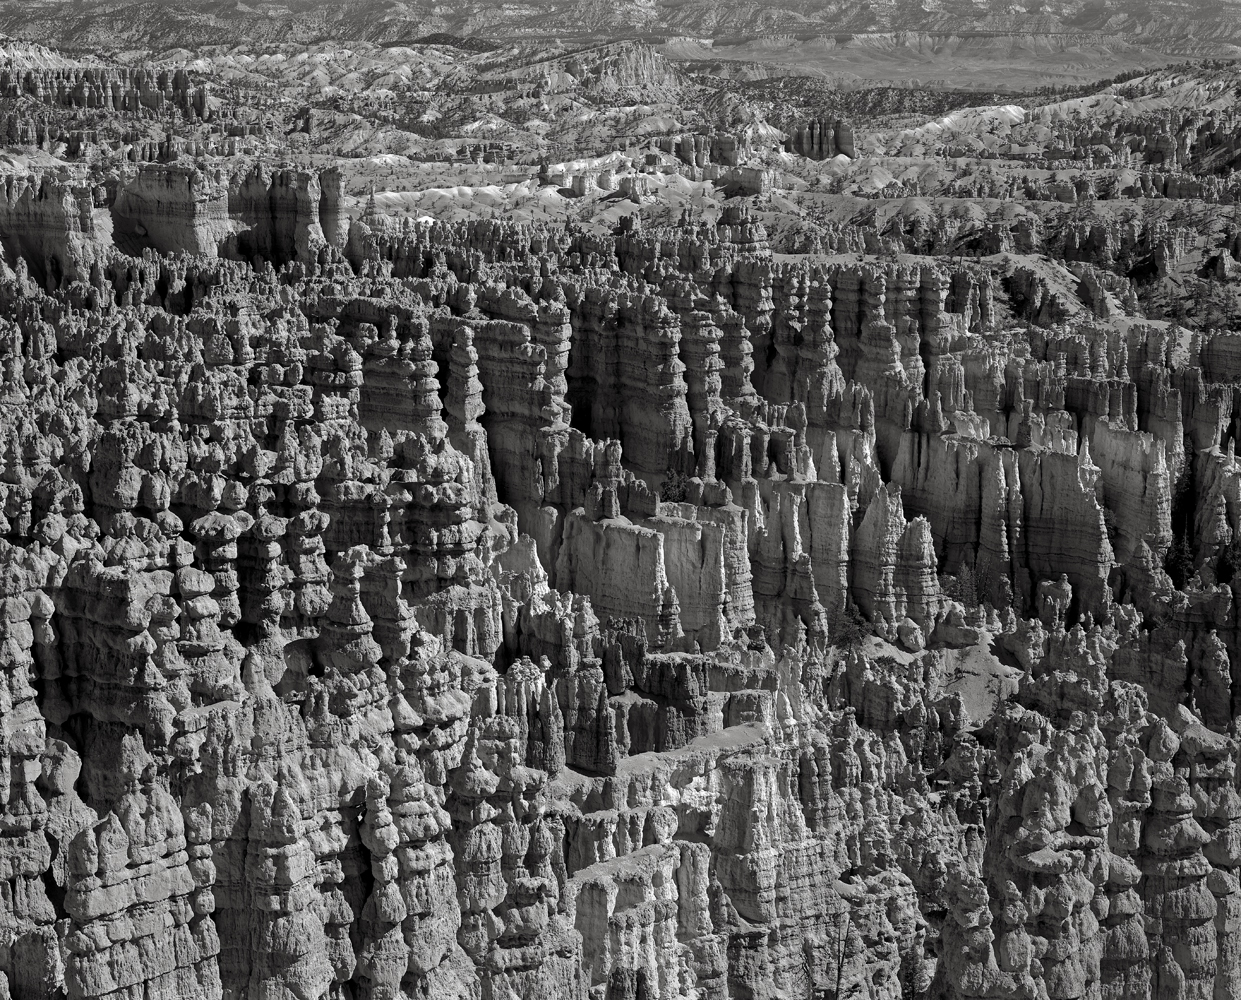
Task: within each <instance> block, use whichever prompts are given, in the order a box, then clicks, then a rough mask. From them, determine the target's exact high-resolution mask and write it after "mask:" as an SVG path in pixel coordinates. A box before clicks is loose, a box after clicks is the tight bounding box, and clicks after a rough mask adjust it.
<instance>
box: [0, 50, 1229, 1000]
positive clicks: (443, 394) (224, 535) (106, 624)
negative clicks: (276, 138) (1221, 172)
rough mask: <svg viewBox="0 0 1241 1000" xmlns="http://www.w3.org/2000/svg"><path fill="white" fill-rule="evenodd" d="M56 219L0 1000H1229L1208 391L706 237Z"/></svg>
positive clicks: (154, 210) (287, 201)
mask: <svg viewBox="0 0 1241 1000" xmlns="http://www.w3.org/2000/svg"><path fill="white" fill-rule="evenodd" d="M596 55H597V58H595V57H589V54H585V55H582V56H581V58H580V60H579V62H578V63H577V64H575V65H576V71H574V72H572V73H571V75H573V76H574V79H575V80H578V81H587V83H584V84H582V86H585V87H589V88H592V92H601V91H603V90H609V91H612V90H616V89H617V88H624V87H629V86H634V85H637V84H635V83H634V82H633V81H635V80H638V81H640V80H641V79H643V78H644V77H643V75H642V74H651V73H654V72H655V71H656V69H658V67H655V66H654V65H653V64H648V63H646V62H644V61H643V58H644V57H643V58H637V57H635V58H634V59H629V57H628V56H626V55H625V51H621V52H620V53H619V54H618V53H616V52H611V53H610V54H609V53H603V54H596ZM622 57H624V58H622ZM592 59H593V61H592ZM550 72H552V70H549V73H550ZM554 72H555V73H556V74H560V73H561V72H569V70H568V69H567V68H566V67H557V68H555V70H554ZM553 82H554V86H556V87H560V86H561V85H562V84H564V85H566V86H567V85H568V84H567V83H566V81H565V80H563V79H562V78H561V77H560V76H556V78H555V81H553ZM550 85H552V84H549V86H550ZM670 85H671V84H670ZM531 86H532V87H538V86H542V84H541V83H539V82H538V81H537V80H536V81H535V82H534V83H532V84H531ZM833 141H836V142H837V144H838V145H839V136H837V138H836V139H835V140H833ZM816 142H817V140H816ZM812 145H813V144H812ZM819 145H820V146H821V145H822V144H821V143H820V144H819ZM815 148H818V147H817V146H816V147H815ZM41 191H46V192H47V197H45V198H43V199H42V200H41V199H40V192H41ZM104 194H105V195H106V191H105V192H104ZM94 197H95V196H94V194H92V193H90V192H87V194H86V195H85V196H84V198H83V199H82V200H79V197H78V195H77V194H72V193H71V189H70V187H68V186H66V185H65V184H64V183H62V182H53V181H51V180H46V181H44V182H43V187H35V186H34V185H33V182H29V181H23V182H21V183H18V182H16V181H15V182H14V184H13V196H12V197H11V198H9V199H8V202H7V203H8V204H9V209H8V211H9V213H10V216H9V217H10V219H11V220H15V225H14V227H13V228H12V229H11V231H10V230H9V229H6V230H5V232H4V239H5V240H6V242H5V251H6V256H7V258H9V259H10V262H11V270H10V271H6V272H5V273H3V274H0V307H2V308H0V312H3V315H4V317H5V319H4V320H3V322H2V323H0V342H2V344H3V351H0V354H3V356H4V358H6V359H7V360H5V361H4V363H3V364H0V639H3V642H2V643H0V649H2V653H0V675H2V676H3V678H4V680H5V683H4V684H0V768H3V769H4V770H3V773H2V774H0V778H3V780H0V804H2V805H3V809H4V814H3V815H4V820H3V823H2V824H0V894H3V895H4V898H5V899H6V900H9V901H10V902H11V905H10V906H7V907H4V908H0V940H2V941H3V942H4V945H3V947H0V973H2V974H3V977H4V978H3V980H0V982H3V983H4V984H5V985H6V987H7V989H8V991H9V993H10V994H12V995H14V996H45V995H55V993H56V992H57V991H59V990H63V991H64V992H65V993H66V995H73V996H100V997H103V996H111V995H119V994H121V993H125V994H126V995H135V996H136V995H138V994H139V993H141V994H142V995H144V996H146V995H149V996H159V997H165V996H167V997H172V996H177V997H181V996H185V997H204V998H211V997H241V996H255V997H258V996H263V997H275V996H294V997H304V998H311V997H313V998H327V997H337V996H339V997H344V996H356V997H374V998H380V997H396V996H398V995H402V996H404V995H409V996H436V997H439V996H444V997H462V998H466V997H471V998H472V997H479V996H495V997H501V996H503V997H521V998H532V997H538V996H547V997H556V998H560V997H570V998H577V997H581V998H586V997H595V996H598V997H632V998H637V997H655V996H658V997H674V996H693V995H697V996H708V997H717V996H718V997H724V996H749V997H772V998H775V997H785V996H798V997H816V996H834V997H837V998H841V997H845V996H848V995H856V996H861V995H862V994H863V993H865V994H867V995H870V996H874V997H876V998H881V1000H896V998H897V997H901V998H905V997H941V996H942V997H957V996H968V997H986V998H991V1000H1000V998H1009V997H1036V996H1042V995H1044V994H1046V996H1048V997H1055V998H1086V997H1095V996H1098V997H1104V996H1106V997H1117V998H1119V997H1150V998H1152V1000H1154V998H1158V1000H1172V998H1176V1000H1181V998H1184V997H1190V996H1207V995H1208V994H1210V995H1211V996H1216V995H1219V996H1224V995H1228V994H1229V991H1234V987H1235V986H1236V983H1235V979H1236V975H1235V965H1236V963H1235V962H1234V961H1232V958H1233V957H1235V953H1236V951H1237V941H1236V940H1235V938H1236V934H1235V928H1234V927H1233V924H1235V922H1236V921H1235V919H1234V918H1235V916H1236V914H1235V912H1234V911H1235V910H1236V907H1237V905H1238V894H1237V881H1236V878H1237V874H1238V866H1239V865H1241V854H1239V853H1238V851H1237V849H1236V847H1237V843H1238V840H1237V823H1238V822H1241V805H1239V804H1238V802H1237V801H1236V800H1237V795H1236V788H1237V773H1236V771H1237V767H1236V762H1237V748H1236V746H1235V745H1234V744H1235V740H1234V739H1233V735H1234V734H1233V732H1232V730H1233V728H1234V727H1233V726H1232V721H1231V720H1232V706H1233V705H1234V704H1238V703H1239V699H1241V687H1238V682H1237V680H1236V679H1235V678H1234V676H1233V672H1232V670H1231V668H1230V666H1229V664H1230V663H1231V662H1233V661H1235V660H1236V659H1237V657H1238V655H1241V646H1239V645H1238V643H1239V642H1241V628H1238V622H1237V613H1236V608H1235V603H1236V602H1235V596H1234V593H1233V587H1234V581H1235V580H1236V579H1237V577H1236V569H1237V566H1238V565H1239V564H1241V563H1238V561H1237V560H1238V555H1237V550H1236V546H1235V540H1236V538H1237V534H1238V531H1241V522H1239V521H1238V512H1239V511H1241V471H1239V469H1238V466H1237V462H1236V458H1235V454H1234V451H1235V448H1234V447H1233V445H1234V443H1235V437H1236V433H1235V431H1236V426H1235V425H1236V398H1235V397H1236V394H1235V392H1234V391H1233V383H1235V382H1236V380H1237V377H1238V375H1239V374H1241V349H1239V348H1238V343H1237V338H1236V337H1235V336H1233V335H1230V334H1226V333H1218V334H1205V333H1190V332H1184V333H1183V332H1181V331H1179V330H1178V329H1176V328H1173V327H1169V326H1168V325H1167V324H1163V323H1144V322H1140V321H1138V320H1137V319H1135V318H1134V317H1132V316H1128V315H1125V316H1123V317H1122V316H1121V315H1120V313H1122V312H1127V310H1128V306H1127V305H1126V304H1125V302H1124V301H1122V300H1123V299H1124V298H1125V297H1126V293H1125V290H1124V288H1122V287H1121V286H1120V285H1115V284H1113V283H1109V282H1108V281H1106V280H1104V279H1102V278H1101V277H1100V276H1099V275H1098V274H1095V273H1094V272H1093V271H1090V270H1087V269H1086V268H1085V267H1083V268H1080V269H1079V270H1080V273H1078V272H1077V271H1072V270H1067V269H1064V268H1059V267H1058V266H1051V265H1046V266H1044V265H1045V264H1046V262H1040V266H1038V267H1035V266H1033V265H1030V266H1026V265H1020V266H1019V265H1018V264H1015V263H1013V262H1012V261H993V262H990V263H988V262H986V261H981V260H980V261H977V262H963V261H962V260H961V259H960V256H959V255H958V257H957V259H956V260H952V259H948V258H946V257H945V258H935V259H932V258H929V257H927V258H923V259H921V260H918V259H912V260H911V259H908V258H906V257H901V258H899V259H891V258H887V259H885V258H882V257H880V256H877V255H871V256H870V257H868V258H867V259H866V260H863V261H855V260H852V259H844V258H836V259H831V260H822V259H815V260H811V259H805V258H796V259H792V258H790V257H789V256H788V255H785V254H776V253H773V251H772V247H771V242H772V237H771V236H770V235H769V233H768V230H767V228H766V227H765V226H764V225H761V224H760V223H759V222H758V221H757V218H756V217H755V216H751V215H750V214H748V212H747V211H746V210H743V209H741V208H739V207H737V206H727V207H726V209H725V211H723V212H721V214H720V217H719V219H718V222H716V223H712V224H709V225H708V224H702V223H697V224H694V225H688V224H687V225H686V226H684V227H670V228H658V227H657V228H646V229H643V228H642V227H641V226H640V225H637V224H635V223H633V222H626V223H624V224H623V225H618V226H617V228H616V231H614V232H612V233H603V232H598V231H593V230H587V229H585V228H578V227H570V228H552V227H547V226H543V225H534V224H520V225H518V224H510V223H503V222H498V221H493V220H488V221H485V222H478V221H476V222H463V223H444V222H438V223H425V222H422V223H409V224H399V225H398V224H394V223H391V222H386V221H382V220H380V219H379V218H377V217H376V214H375V213H374V212H368V214H367V215H366V217H365V218H364V219H362V220H360V221H358V222H356V223H350V224H348V225H346V222H345V219H344V216H343V212H344V198H343V181H342V178H341V175H340V174H339V173H337V172H335V171H330V170H324V171H314V170H310V169H300V168H291V167H278V168H273V167H270V166H267V165H266V164H264V163H259V164H257V165H247V166H245V167H244V168H242V170H241V171H240V173H239V175H237V176H234V177H232V178H231V179H229V178H228V177H227V175H226V174H224V173H220V174H219V175H217V174H216V173H214V172H212V171H211V170H209V169H208V168H207V167H205V166H201V165H200V166H195V167H190V166H188V165H177V164H161V165H148V166H146V167H143V168H141V169H140V170H139V171H138V173H137V175H136V178H135V179H133V180H131V181H130V182H128V183H127V184H126V185H124V186H122V187H121V188H120V189H119V191H118V192H117V197H116V200H115V201H114V202H112V204H111V206H110V212H109V214H110V215H111V217H112V218H113V219H114V236H115V245H113V246H110V247H109V246H103V245H98V246H97V245H95V244H93V243H92V242H91V240H92V239H93V237H92V235H91V234H92V229H91V228H90V220H91V219H93V218H94V216H93V215H92V212H91V211H89V210H87V209H86V208H85V207H84V206H86V205H93V204H94ZM88 199H89V200H88ZM99 200H100V202H101V208H102V207H103V206H104V205H105V204H106V202H107V198H106V197H101V198H100V199H99ZM49 202H50V207H49V204H48V203H49ZM100 218H101V219H102V213H101V214H100ZM139 227H141V230H142V231H141V232H140V231H139ZM905 235H906V237H907V238H909V239H911V240H912V239H914V238H915V236H914V234H913V229H912V226H911V229H910V231H909V232H908V233H906V234H905ZM941 235H942V234H941ZM1009 236H1010V238H1015V237H1013V234H1012V233H1010V234H1009ZM923 237H926V238H928V239H933V238H938V237H935V236H934V234H931V236H928V235H927V234H926V233H923ZM893 238H895V237H893ZM919 238H921V237H919ZM1110 238H1111V237H1110V236H1109V237H1108V239H1110ZM1091 239H1092V240H1093V237H1092V238H1091ZM1108 239H1102V240H1101V241H1095V242H1096V243H1098V245H1099V247H1104V246H1105V244H1106V245H1110V244H1108ZM127 241H136V242H140V243H141V248H140V250H141V256H129V255H128V253H126V251H127V250H138V249H139V248H138V247H137V246H136V245H134V246H132V247H131V245H130V244H129V243H128V242H127ZM99 242H100V244H102V243H103V242H104V241H102V240H100V241H99ZM1091 245H1092V246H1094V243H1091ZM1117 245H1118V246H1119V245H1120V244H1117ZM1082 252H1083V253H1085V252H1086V251H1084V250H1083V251H1082ZM1096 252H1098V253H1103V252H1104V250H1103V249H1099V248H1097V247H1096V249H1095V250H1091V251H1090V253H1096ZM57 255H59V256H57ZM53 259H56V260H58V261H59V262H60V263H59V265H53V263H52V261H53ZM1075 263H1079V264H1080V263H1088V262H1085V261H1076V262H1075ZM1090 266H1091V267H1095V266H1097V265H1095V264H1090ZM57 267H59V268H60V271H59V273H57ZM39 268H41V270H37V269H39ZM1066 275H1067V276H1068V278H1066ZM32 278H33V279H35V280H32ZM1069 279H1072V283H1070V284H1065V282H1066V281H1069ZM1079 285H1080V286H1082V287H1084V289H1085V290H1084V291H1083V292H1081V294H1079V292H1078V287H1079ZM1083 296H1084V297H1083ZM1086 298H1088V299H1089V300H1090V301H1089V303H1087V302H1086V301H1085V299H1086ZM1015 317H1020V318H1021V320H1020V322H1018V321H1016V320H1015V319H1014V318H1015Z"/></svg>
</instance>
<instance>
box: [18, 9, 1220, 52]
mask: <svg viewBox="0 0 1241 1000" xmlns="http://www.w3.org/2000/svg"><path fill="white" fill-rule="evenodd" d="M0 32H4V33H5V34H8V35H11V36H14V37H17V38H23V39H31V40H36V41H40V42H44V43H46V44H50V45H57V46H60V47H67V48H114V49H115V48H125V47H140V48H157V49H158V48H168V47H175V46H189V47H195V46H204V45H213V44H225V45H228V44H238V43H240V42H252V43H259V44H263V43H276V42H294V43H301V42H314V41H322V40H325V39H338V40H347V39H355V40H365V41H371V42H378V43H381V44H395V43H402V44H408V43H411V42H415V41H418V40H420V39H422V38H425V37H426V36H428V35H431V34H439V33H444V34H450V35H455V36H459V37H464V38H470V37H474V38H496V39H511V38H530V39H536V38H549V37H596V38H597V37H602V36H607V37H610V38H618V37H646V38H667V37H675V36H689V37H693V38H699V39H716V40H721V41H728V40H733V41H735V40H739V39H753V38H755V37H759V36H763V35H796V36H799V37H807V36H812V35H815V34H825V35H848V34H853V33H867V32H881V33H882V32H924V33H930V34H951V35H973V34H997V35H1063V34H1094V33H1097V34H1100V35H1105V36H1109V37H1112V38H1115V37H1118V36H1119V37H1125V38H1129V37H1132V38H1134V39H1137V40H1140V41H1141V42H1142V43H1144V44H1147V45H1157V46H1162V45H1177V44H1180V45H1182V46H1183V45H1185V44H1186V43H1188V42H1196V43H1217V44H1238V45H1241V0H1152V2H1135V3H1123V2H1115V0H1110V2H1103V3H1099V2H1080V0H1067V2H1056V0H1051V2H1039V0H1024V2H1008V3H1005V2H1000V3H988V2H981V0H872V2H862V3H858V2H855V0H813V2H807V0H774V2H772V0H572V2H570V0H515V2H506V3H503V4H497V3H495V2H480V0H465V2H462V3H457V4H452V5H445V4H440V3H435V2H431V0H422V2H416V0H415V2H400V0H360V2H350V3H340V2H330V3H329V2H326V0H286V2H284V3H268V2H260V0H254V2H251V3H243V2H239V0H207V2H198V0H147V2H139V3H122V2H116V0H113V2H104V3H87V2H84V0H43V2H39V0H34V2H31V0H20V2H18V0H0Z"/></svg>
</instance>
